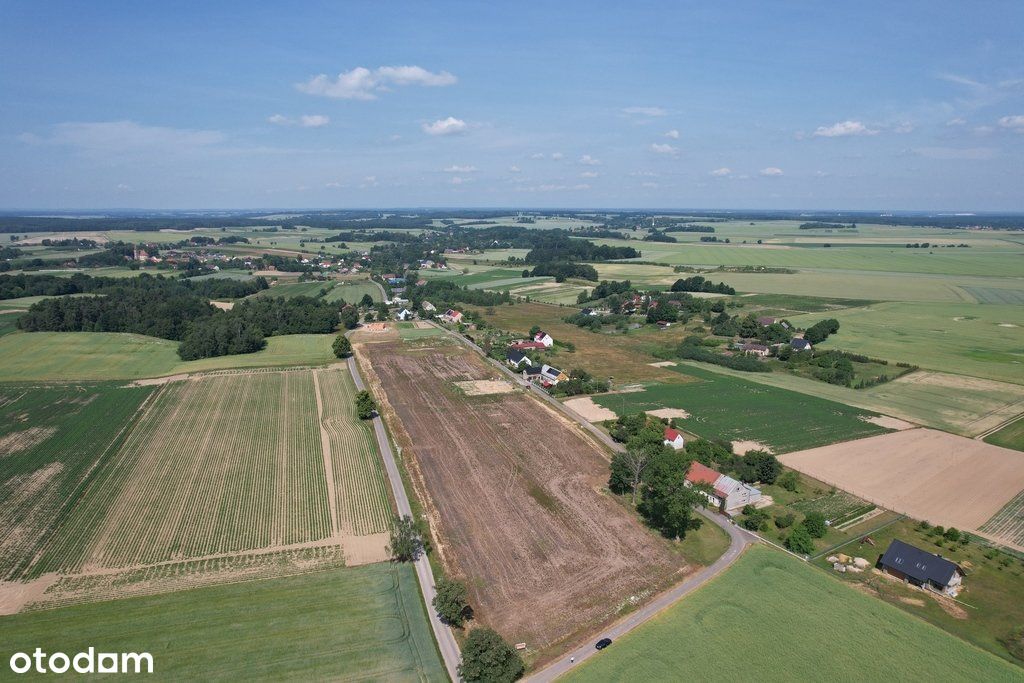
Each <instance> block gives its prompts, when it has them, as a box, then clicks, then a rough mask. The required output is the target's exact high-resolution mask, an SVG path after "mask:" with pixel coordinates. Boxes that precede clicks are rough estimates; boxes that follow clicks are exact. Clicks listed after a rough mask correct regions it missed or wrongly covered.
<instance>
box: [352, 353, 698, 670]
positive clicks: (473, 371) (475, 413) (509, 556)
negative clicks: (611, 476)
mask: <svg viewBox="0 0 1024 683" xmlns="http://www.w3.org/2000/svg"><path fill="white" fill-rule="evenodd" d="M358 351H359V354H358V355H359V356H360V358H361V360H362V361H363V362H364V366H367V365H368V366H370V367H368V368H366V370H368V372H367V375H368V377H369V380H370V382H371V385H374V388H375V389H378V391H377V392H376V393H377V395H378V398H380V399H382V400H383V402H384V404H383V406H382V410H383V413H384V414H385V417H386V418H387V419H388V421H389V423H390V424H391V427H392V430H393V431H394V432H395V434H396V438H397V439H398V441H399V443H400V444H401V445H402V446H403V451H404V455H405V457H406V463H407V466H409V468H410V469H411V471H412V472H413V478H414V480H415V483H416V485H417V488H418V492H419V494H420V495H421V497H423V498H425V499H426V502H427V506H428V509H429V511H430V514H431V516H432V520H431V521H432V524H433V528H434V532H435V535H436V536H437V537H438V538H437V541H438V545H439V550H440V552H441V555H442V558H443V560H444V562H445V564H446V567H447V568H448V570H449V571H450V572H451V573H452V574H454V575H455V576H458V577H461V578H464V579H466V581H467V584H468V585H469V587H470V601H471V604H472V606H473V607H474V609H475V610H476V614H477V618H479V619H480V620H481V621H483V622H485V623H487V624H488V625H490V626H492V627H494V628H495V629H496V630H498V631H499V632H500V633H501V634H502V635H503V636H505V638H507V639H508V640H509V641H510V642H526V643H527V644H528V645H529V647H530V648H531V650H538V649H544V648H548V647H550V646H552V645H555V644H557V643H559V642H560V641H563V640H565V639H569V638H572V637H573V636H574V635H581V634H582V632H583V631H584V630H585V629H590V628H593V627H595V626H596V624H597V623H598V622H602V621H606V620H608V619H609V618H611V617H614V616H615V615H616V614H618V613H619V612H620V611H621V610H622V609H623V607H624V606H627V605H628V604H629V603H630V601H631V600H636V599H640V598H642V597H644V596H646V595H649V594H650V593H651V592H652V591H653V590H655V589H656V588H658V587H662V586H664V585H665V584H666V583H667V582H668V581H669V580H671V579H673V578H675V577H677V575H678V573H679V572H681V571H683V570H685V569H687V567H685V565H683V563H682V561H681V560H680V559H679V557H678V556H676V555H674V554H673V553H672V552H671V550H670V548H669V546H668V544H667V543H665V542H664V541H662V540H661V539H660V538H658V537H657V536H655V535H654V534H652V533H651V532H650V531H649V530H647V529H645V528H644V527H642V526H641V525H640V524H639V522H637V521H636V519H635V518H634V517H633V516H632V515H631V514H630V513H629V512H628V511H627V510H626V509H624V508H623V507H621V506H620V505H619V504H618V503H617V502H616V501H615V500H614V499H612V498H611V497H610V496H609V495H608V494H606V493H602V487H603V486H605V484H606V482H607V479H608V464H607V461H606V460H605V458H604V455H603V453H602V451H601V450H600V447H599V446H598V445H597V444H595V443H594V442H592V441H590V440H589V438H587V437H585V436H584V435H583V434H582V433H581V431H580V430H579V429H578V428H577V427H576V426H575V425H574V424H573V423H570V422H569V421H568V420H566V419H565V418H563V417H562V416H561V415H559V414H558V413H555V412H554V411H553V410H552V409H550V408H548V407H547V406H544V405H542V404H541V402H539V401H537V400H535V399H533V398H531V397H530V396H528V395H527V394H525V393H523V392H521V391H520V392H515V393H511V394H494V395H488V396H468V395H467V394H466V393H465V392H463V391H460V390H458V389H457V388H456V387H455V385H454V383H456V382H464V381H469V380H481V379H494V378H496V377H497V375H496V373H495V371H494V370H493V369H491V368H489V367H488V366H487V365H486V364H485V363H484V362H483V361H482V360H481V359H480V357H479V356H478V355H477V354H475V353H473V352H472V351H469V350H467V349H463V348H461V347H456V346H454V345H451V344H450V343H439V342H438V340H436V339H434V340H432V344H431V346H430V347H429V348H428V347H424V346H420V347H416V346H415V345H410V344H404V343H402V342H385V343H377V344H365V345H360V347H359V348H358ZM367 361H369V362H368V363H367ZM380 389H383V391H380ZM410 452H411V453H412V454H413V457H412V458H409V454H410ZM549 653H550V651H549Z"/></svg>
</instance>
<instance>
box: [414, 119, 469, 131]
mask: <svg viewBox="0 0 1024 683" xmlns="http://www.w3.org/2000/svg"><path fill="white" fill-rule="evenodd" d="M422 128H423V132H424V133H426V134H427V135H457V134H459V133H465V132H466V130H467V129H468V128H469V124H467V123H466V122H465V121H463V120H462V119H457V118H455V117H454V116H449V117H448V118H446V119H438V120H437V121H434V122H433V123H424V124H423V126H422Z"/></svg>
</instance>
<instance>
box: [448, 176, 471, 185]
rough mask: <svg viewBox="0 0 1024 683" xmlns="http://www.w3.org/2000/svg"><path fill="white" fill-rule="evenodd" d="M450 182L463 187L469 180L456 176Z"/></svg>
mask: <svg viewBox="0 0 1024 683" xmlns="http://www.w3.org/2000/svg"><path fill="white" fill-rule="evenodd" d="M448 182H449V183H451V184H452V185H462V184H463V183H468V182H469V178H463V177H462V176H457V175H455V176H452V177H451V180H449V181H448Z"/></svg>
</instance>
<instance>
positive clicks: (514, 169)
mask: <svg viewBox="0 0 1024 683" xmlns="http://www.w3.org/2000/svg"><path fill="white" fill-rule="evenodd" d="M521 170H522V169H521V168H519V167H518V166H516V165H515V164H512V165H511V166H509V167H508V172H509V173H519V172H520V171H521Z"/></svg>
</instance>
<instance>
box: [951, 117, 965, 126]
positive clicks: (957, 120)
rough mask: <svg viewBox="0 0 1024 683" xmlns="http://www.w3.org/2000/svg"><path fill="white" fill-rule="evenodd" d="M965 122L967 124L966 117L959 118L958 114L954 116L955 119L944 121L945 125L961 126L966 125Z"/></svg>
mask: <svg viewBox="0 0 1024 683" xmlns="http://www.w3.org/2000/svg"><path fill="white" fill-rule="evenodd" d="M966 124H967V119H965V118H961V117H959V116H958V117H956V118H955V119H950V120H949V121H946V125H947V126H963V125H966Z"/></svg>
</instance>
